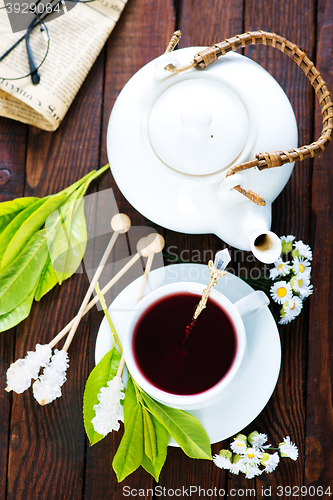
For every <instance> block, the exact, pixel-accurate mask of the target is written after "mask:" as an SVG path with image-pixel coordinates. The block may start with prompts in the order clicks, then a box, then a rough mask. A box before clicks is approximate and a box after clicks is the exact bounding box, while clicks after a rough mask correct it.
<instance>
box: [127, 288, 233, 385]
mask: <svg viewBox="0 0 333 500" xmlns="http://www.w3.org/2000/svg"><path fill="white" fill-rule="evenodd" d="M200 298H201V296H200V295H197V294H194V293H190V292H179V293H173V294H171V295H167V296H165V297H163V298H161V299H159V300H157V301H156V302H154V303H153V304H151V305H150V306H149V307H148V308H147V309H146V310H145V311H144V313H143V314H142V315H141V317H140V318H139V320H138V321H137V323H136V325H135V328H134V332H133V338H132V349H133V355H134V359H135V361H136V364H137V366H138V368H139V370H140V372H141V373H142V375H143V376H144V377H145V378H146V379H147V380H148V381H149V382H150V383H151V384H153V385H154V386H155V387H157V388H158V389H161V390H162V391H165V392H168V393H172V394H176V395H194V394H199V393H201V392H204V391H206V390H208V389H210V388H211V387H213V386H215V385H216V384H217V383H218V382H220V381H221V380H222V379H223V378H224V377H225V376H226V375H227V373H228V372H229V370H230V368H231V366H232V365H233V362H234V359H235V356H236V351H237V337H236V332H235V328H234V326H233V323H232V321H231V319H230V317H229V315H228V313H227V312H226V311H225V310H224V309H223V308H222V307H221V306H220V305H219V304H218V303H217V302H215V301H214V300H212V299H211V298H209V299H208V302H207V306H206V309H205V310H204V311H203V312H202V313H201V314H200V315H199V317H198V319H197V320H196V322H195V325H194V327H193V328H192V330H191V331H190V333H189V335H188V337H187V338H186V327H187V326H188V325H189V324H190V322H191V319H192V316H193V313H194V311H195V309H196V306H197V305H198V303H199V301H200Z"/></svg>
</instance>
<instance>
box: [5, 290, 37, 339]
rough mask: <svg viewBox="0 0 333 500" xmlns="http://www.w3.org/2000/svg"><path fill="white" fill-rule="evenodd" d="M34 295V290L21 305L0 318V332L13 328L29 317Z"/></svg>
mask: <svg viewBox="0 0 333 500" xmlns="http://www.w3.org/2000/svg"><path fill="white" fill-rule="evenodd" d="M34 293H35V290H33V291H32V292H31V293H30V294H29V295H28V297H27V298H26V299H25V300H24V301H23V302H22V304H19V305H18V306H17V307H15V309H13V310H12V311H9V312H8V313H6V314H2V315H1V316H0V332H5V331H6V330H9V329H10V328H13V327H14V326H16V325H18V324H19V323H20V322H21V321H23V320H24V319H26V318H27V317H28V316H29V313H30V310H31V306H32V303H33V300H34Z"/></svg>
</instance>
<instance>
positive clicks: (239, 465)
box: [229, 455, 246, 475]
mask: <svg viewBox="0 0 333 500" xmlns="http://www.w3.org/2000/svg"><path fill="white" fill-rule="evenodd" d="M229 470H230V472H231V473H232V474H236V475H238V474H239V472H243V473H244V474H245V472H246V467H245V463H244V458H243V457H240V456H239V455H236V456H234V458H233V460H232V463H231V464H230V468H229Z"/></svg>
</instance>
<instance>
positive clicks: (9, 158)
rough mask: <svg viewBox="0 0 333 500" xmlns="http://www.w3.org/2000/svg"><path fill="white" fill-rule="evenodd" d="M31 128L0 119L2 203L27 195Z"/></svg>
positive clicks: (5, 358)
mask: <svg viewBox="0 0 333 500" xmlns="http://www.w3.org/2000/svg"><path fill="white" fill-rule="evenodd" d="M26 138H27V127H26V125H23V124H22V123H17V122H15V121H13V120H9V119H6V118H0V144H1V146H0V202H1V201H8V200H11V199H13V198H16V197H20V196H23V194H24V182H25V152H26ZM14 350H15V335H14V331H13V330H10V331H8V332H4V333H2V334H1V344H0V373H1V381H2V387H5V386H6V371H7V368H8V366H9V365H10V363H12V362H13V361H14V356H15V353H14ZM10 412H11V397H10V396H9V397H8V394H7V393H5V392H4V391H2V393H1V405H0V422H1V423H0V443H1V444H0V450H1V452H0V474H1V479H0V497H1V498H5V497H6V483H7V460H8V437H9V422H10Z"/></svg>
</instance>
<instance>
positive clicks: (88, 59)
mask: <svg viewBox="0 0 333 500" xmlns="http://www.w3.org/2000/svg"><path fill="white" fill-rule="evenodd" d="M14 1H15V0H13V2H14ZM31 1H33V0H31ZM126 2H127V0H95V1H92V2H89V3H77V4H75V8H73V7H72V8H71V10H69V11H68V12H67V11H66V15H61V16H60V17H58V18H55V19H52V20H51V21H50V22H47V19H46V20H45V24H46V25H47V31H48V35H49V40H50V42H49V46H48V52H47V57H46V58H45V60H44V62H43V64H42V66H41V67H40V69H39V72H40V76H41V78H40V83H39V84H38V85H34V84H33V83H32V81H31V77H30V76H28V77H26V78H22V79H5V78H3V75H1V74H0V116H5V117H7V118H12V119H14V120H18V121H21V122H23V123H27V124H29V125H34V126H35V127H38V128H40V129H43V130H48V131H54V130H56V129H57V128H58V127H59V125H60V123H61V122H62V120H63V118H64V116H65V114H66V112H67V110H68V108H69V107H70V105H71V103H72V102H73V100H74V97H75V96H76V94H77V92H78V90H79V89H80V87H81V85H82V83H83V81H84V80H85V78H86V76H87V74H88V72H89V71H90V69H91V67H92V65H93V64H94V62H95V60H96V58H97V56H98V54H99V53H100V51H101V49H102V47H103V45H104V44H105V42H106V40H107V38H108V37H109V35H110V33H111V31H112V30H113V28H114V27H115V25H116V22H117V21H118V19H119V17H120V14H121V12H122V10H123V8H124V6H125V4H126ZM1 4H2V6H3V5H4V3H3V0H0V6H1ZM5 4H6V9H2V10H0V12H2V15H1V16H0V56H1V55H2V54H4V53H5V52H6V50H7V49H8V36H9V35H10V34H11V35H12V36H13V35H14V34H13V32H11V31H10V30H11V24H10V22H9V17H8V5H10V7H11V9H12V8H13V6H14V7H15V5H16V4H15V3H12V4H8V0H6V1H5ZM36 4H38V2H36ZM18 5H19V6H20V8H22V6H24V5H27V6H28V7H29V4H25V3H22V2H21V3H20V4H18ZM31 5H33V4H31ZM1 33H5V34H7V36H3V35H1ZM8 33H9V35H8ZM20 35H22V33H20ZM16 38H17V37H16ZM14 41H15V38H14ZM11 43H12V42H11ZM25 51H26V47H25V43H24V41H23V42H22V43H21V44H20V45H19V46H18V47H16V48H15V50H13V51H12V53H11V58H7V59H8V61H7V62H6V58H5V59H4V60H3V61H1V64H0V66H1V65H6V64H7V66H8V68H7V70H8V71H9V74H11V73H10V72H11V71H12V68H14V67H15V70H16V71H17V68H19V65H20V64H23V57H24V58H25V59H27V54H26V52H25ZM13 57H15V58H16V59H15V60H14V65H13ZM10 59H11V60H10ZM24 63H25V64H27V63H26V61H25V60H24ZM10 65H11V67H10ZM13 71H14V70H13ZM6 78H8V77H7V76H6Z"/></svg>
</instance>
